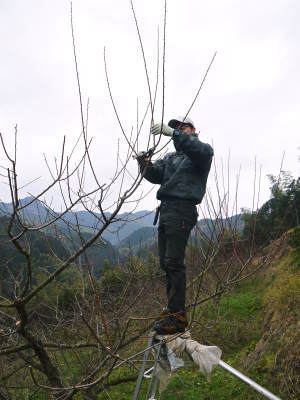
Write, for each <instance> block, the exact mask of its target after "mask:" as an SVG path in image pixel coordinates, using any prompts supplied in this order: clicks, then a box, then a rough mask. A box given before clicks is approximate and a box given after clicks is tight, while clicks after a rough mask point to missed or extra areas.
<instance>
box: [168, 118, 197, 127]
mask: <svg viewBox="0 0 300 400" xmlns="http://www.w3.org/2000/svg"><path fill="white" fill-rule="evenodd" d="M180 124H186V125H190V126H191V127H192V128H195V125H194V122H193V121H192V120H191V118H189V117H186V118H184V117H183V116H179V117H176V118H174V119H171V120H170V121H169V122H168V125H169V127H170V128H173V129H176V128H177V127H178V125H180Z"/></svg>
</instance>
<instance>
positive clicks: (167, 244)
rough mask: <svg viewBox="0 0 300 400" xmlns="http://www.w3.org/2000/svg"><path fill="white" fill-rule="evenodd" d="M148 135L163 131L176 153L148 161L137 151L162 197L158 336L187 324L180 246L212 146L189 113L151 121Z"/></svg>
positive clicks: (191, 224)
mask: <svg viewBox="0 0 300 400" xmlns="http://www.w3.org/2000/svg"><path fill="white" fill-rule="evenodd" d="M151 133H152V134H153V135H159V134H160V133H162V134H163V135H164V136H169V137H171V138H172V139H173V143H174V146H175V149H176V152H172V153H167V154H166V155H165V156H164V157H163V158H162V159H158V160H157V161H155V162H154V163H152V162H151V161H150V160H149V158H148V157H145V154H147V153H145V152H140V153H138V155H137V160H138V162H139V166H140V170H141V173H143V174H144V177H145V178H146V179H147V180H148V181H149V182H151V183H154V184H160V185H161V186H160V188H159V190H158V191H157V194H156V198H157V199H158V200H160V201H161V204H160V207H159V208H158V211H159V212H160V218H159V226H158V252H159V259H160V267H161V268H162V269H163V270H164V271H165V272H166V280H167V285H166V286H167V287H166V289H167V297H168V309H167V310H166V311H165V312H163V315H162V318H161V319H160V320H158V321H155V324H154V330H155V331H156V332H157V333H158V334H160V335H168V334H173V333H177V332H184V330H185V328H186V327H187V325H188V322H187V319H186V313H185V291H186V272H185V265H184V256H185V248H186V245H187V241H188V238H189V235H190V232H191V230H192V228H193V227H194V226H195V225H196V223H197V218H198V213H197V208H196V205H197V204H199V203H201V201H202V199H203V196H204V194H205V191H206V182H207V177H208V174H209V171H210V167H211V162H212V157H213V154H214V152H213V149H212V147H211V146H210V145H209V144H207V143H203V142H201V141H200V140H199V139H198V135H197V134H196V133H195V126H194V123H193V121H192V120H191V119H190V118H184V117H178V118H176V119H172V120H170V121H169V123H168V125H166V124H155V125H154V126H153V127H152V128H151Z"/></svg>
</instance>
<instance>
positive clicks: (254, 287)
mask: <svg viewBox="0 0 300 400" xmlns="http://www.w3.org/2000/svg"><path fill="white" fill-rule="evenodd" d="M271 246H277V247H276V249H277V250H278V251H276V254H277V255H276V258H275V259H274V260H273V262H272V263H271V265H269V266H268V268H266V269H265V270H264V271H262V272H261V273H260V274H259V275H256V276H255V277H254V278H252V279H251V280H249V281H247V282H245V283H243V284H241V285H240V286H239V287H237V288H236V289H235V290H234V291H233V292H231V293H229V294H228V295H226V296H225V297H223V298H222V300H221V302H220V305H219V307H217V305H215V304H210V305H206V306H205V307H204V308H201V309H199V310H198V312H199V313H200V312H201V314H202V317H201V320H200V321H201V322H200V324H199V325H198V326H196V327H195V328H194V329H193V331H192V336H193V338H194V339H195V340H198V341H199V342H202V343H206V344H212V343H213V344H216V345H218V346H219V347H220V348H221V349H222V351H223V357H222V358H223V360H225V361H226V362H228V363H229V364H231V365H232V366H234V367H235V368H237V369H238V370H240V371H241V372H243V373H245V374H246V375H247V376H249V377H251V378H252V379H254V380H255V381H256V382H258V383H260V384H261V385H263V386H264V387H266V388H267V389H269V390H270V391H272V392H273V393H274V394H276V395H277V396H279V397H281V398H282V399H292V400H296V399H298V398H300V391H299V376H300V371H299V367H300V355H299V341H300V331H299V316H300V296H299V293H300V274H299V265H300V228H299V227H297V228H295V229H293V230H292V231H290V232H288V233H287V234H285V235H283V237H281V238H280V239H279V240H277V241H276V242H274V243H272V244H271ZM185 363H186V365H185V368H184V369H182V370H180V371H178V372H177V374H176V375H175V376H174V377H173V379H172V381H171V383H170V385H169V387H168V388H167V390H166V391H165V392H164V393H163V394H162V396H161V400H171V399H175V398H176V399H178V400H179V399H180V400H196V399H197V400H227V399H228V400H229V399H230V400H232V399H244V400H252V399H253V400H254V399H263V398H264V397H263V396H261V395H259V394H258V393H257V392H255V391H254V390H253V389H251V388H250V387H249V386H247V385H246V384H244V383H243V382H240V381H239V380H238V379H237V378H235V377H233V376H231V375H230V374H229V373H227V372H225V371H223V370H222V369H221V368H217V369H216V370H215V371H214V373H213V375H212V379H211V382H207V381H206V380H205V378H204V377H203V376H201V375H200V374H199V371H198V369H197V368H196V367H195V366H194V365H192V364H191V362H190V361H189V360H188V359H185ZM132 373H133V371H129V370H125V369H124V370H123V371H122V372H121V373H120V372H119V373H118V377H123V378H124V379H126V377H128V378H129V377H132ZM113 378H114V377H113V376H112V377H111V379H113ZM134 385H135V384H134V383H132V382H131V383H126V384H122V385H118V386H117V387H115V388H111V389H110V390H109V395H110V396H111V398H112V399H119V400H125V399H130V398H132V394H133V391H134ZM144 389H145V388H144ZM143 393H144V394H145V392H143ZM106 398H107V394H104V393H103V394H99V395H98V399H106ZM141 398H142V397H141Z"/></svg>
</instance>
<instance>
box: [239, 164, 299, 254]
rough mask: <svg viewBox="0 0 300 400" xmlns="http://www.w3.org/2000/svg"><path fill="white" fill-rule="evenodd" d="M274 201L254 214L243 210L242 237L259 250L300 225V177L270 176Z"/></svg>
mask: <svg viewBox="0 0 300 400" xmlns="http://www.w3.org/2000/svg"><path fill="white" fill-rule="evenodd" d="M268 177H269V180H270V183H271V187H270V191H271V198H270V200H268V201H267V202H266V203H264V204H263V206H262V207H260V209H259V210H257V211H254V212H252V213H251V212H249V211H248V212H247V211H246V210H244V215H243V218H244V223H245V226H244V230H243V236H244V238H246V239H247V240H248V241H249V242H251V241H253V244H254V245H256V246H263V245H266V244H268V243H269V242H270V241H271V240H274V239H277V238H278V237H280V236H281V235H282V234H283V233H284V232H286V231H287V230H288V229H290V228H293V227H295V226H297V225H299V224H300V177H298V178H293V177H292V176H291V174H290V173H289V172H287V171H282V172H281V174H280V176H279V177H278V178H277V177H275V176H274V175H268Z"/></svg>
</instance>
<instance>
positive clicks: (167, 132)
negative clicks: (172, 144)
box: [150, 123, 174, 137]
mask: <svg viewBox="0 0 300 400" xmlns="http://www.w3.org/2000/svg"><path fill="white" fill-rule="evenodd" d="M150 132H151V133H152V135H159V134H160V132H161V133H162V134H163V135H164V136H171V137H172V136H173V132H174V129H172V128H170V127H169V126H168V125H166V124H161V123H159V124H155V125H153V126H152V128H151V130H150Z"/></svg>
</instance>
